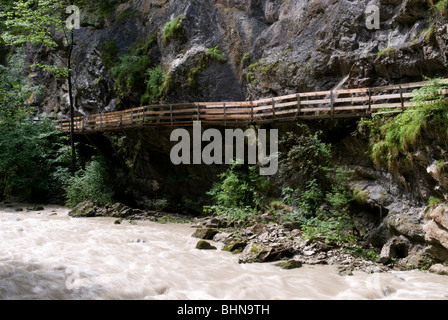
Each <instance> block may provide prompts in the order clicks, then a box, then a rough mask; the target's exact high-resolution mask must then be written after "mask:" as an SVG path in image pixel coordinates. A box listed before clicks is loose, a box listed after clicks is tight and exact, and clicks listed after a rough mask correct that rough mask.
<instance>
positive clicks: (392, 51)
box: [377, 46, 399, 57]
mask: <svg viewBox="0 0 448 320" xmlns="http://www.w3.org/2000/svg"><path fill="white" fill-rule="evenodd" d="M398 52H399V50H398V49H397V48H395V47H394V46H390V47H387V48H386V49H383V50H380V51H379V52H378V53H377V55H378V57H395V56H397V55H398Z"/></svg>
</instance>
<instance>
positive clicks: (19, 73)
mask: <svg viewBox="0 0 448 320" xmlns="http://www.w3.org/2000/svg"><path fill="white" fill-rule="evenodd" d="M26 74H27V72H26V68H25V58H24V56H23V55H22V54H21V50H18V52H17V53H16V54H14V55H13V56H12V57H11V59H10V61H9V64H8V65H7V66H0V197H1V198H4V199H9V197H10V196H12V195H20V198H21V199H22V200H24V201H32V200H37V199H38V200H39V201H42V200H44V201H45V200H50V199H52V200H54V199H56V198H57V195H58V193H59V191H60V190H59V186H60V185H61V184H63V183H64V181H66V179H67V178H68V176H69V173H68V169H67V168H68V167H69V163H70V156H69V148H68V147H67V146H66V144H65V142H66V141H65V140H64V138H62V137H61V136H60V135H59V134H58V132H57V131H56V129H55V127H54V125H53V124H52V122H51V121H49V120H46V121H39V122H35V121H33V116H34V113H35V110H34V108H32V107H30V106H29V105H28V103H27V101H29V100H30V99H32V97H33V96H34V95H37V94H39V92H40V87H36V86H31V85H30V84H29V81H28V78H27V77H26Z"/></svg>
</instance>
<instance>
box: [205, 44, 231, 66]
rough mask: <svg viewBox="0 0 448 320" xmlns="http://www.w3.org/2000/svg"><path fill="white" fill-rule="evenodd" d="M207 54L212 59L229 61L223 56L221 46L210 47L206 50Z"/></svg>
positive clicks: (222, 61)
mask: <svg viewBox="0 0 448 320" xmlns="http://www.w3.org/2000/svg"><path fill="white" fill-rule="evenodd" d="M205 54H206V56H207V57H209V58H210V59H212V60H215V61H218V62H221V63H225V62H227V58H226V57H224V56H223V54H222V53H221V48H220V47H219V46H216V47H213V48H208V49H207V51H206V52H205Z"/></svg>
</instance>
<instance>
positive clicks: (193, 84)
mask: <svg viewBox="0 0 448 320" xmlns="http://www.w3.org/2000/svg"><path fill="white" fill-rule="evenodd" d="M212 61H217V62H219V63H225V62H227V59H226V57H225V56H224V55H223V54H222V53H221V48H220V47H219V46H216V47H212V48H208V49H207V51H206V52H205V55H203V56H202V57H201V59H200V60H199V62H198V64H197V65H196V66H194V67H192V68H191V69H190V70H188V71H187V81H188V85H189V86H190V88H192V89H196V88H197V86H198V77H199V75H200V74H201V73H202V72H204V71H205V70H206V69H207V68H208V66H209V65H210V63H211V62H212Z"/></svg>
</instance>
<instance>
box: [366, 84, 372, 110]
mask: <svg viewBox="0 0 448 320" xmlns="http://www.w3.org/2000/svg"><path fill="white" fill-rule="evenodd" d="M367 94H368V95H369V109H368V110H367V113H368V114H369V115H371V114H372V90H370V88H367Z"/></svg>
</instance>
